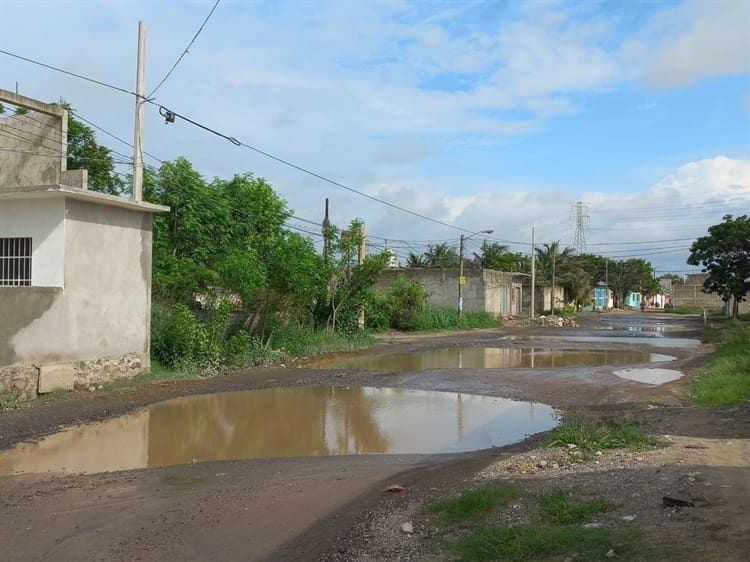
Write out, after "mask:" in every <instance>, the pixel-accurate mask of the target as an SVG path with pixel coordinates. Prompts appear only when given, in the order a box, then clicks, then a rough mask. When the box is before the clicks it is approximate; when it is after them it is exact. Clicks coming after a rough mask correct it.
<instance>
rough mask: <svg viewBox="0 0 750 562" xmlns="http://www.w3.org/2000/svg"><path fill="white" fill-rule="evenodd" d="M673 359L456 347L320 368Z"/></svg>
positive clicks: (542, 365) (539, 365) (392, 369)
mask: <svg viewBox="0 0 750 562" xmlns="http://www.w3.org/2000/svg"><path fill="white" fill-rule="evenodd" d="M672 360H674V357H672V356H670V355H662V354H659V353H647V352H642V351H627V350H606V349H546V348H533V347H532V348H499V347H453V348H445V349H432V350H429V351H415V352H408V353H384V354H379V355H362V356H359V357H343V358H338V359H333V360H331V361H328V362H324V363H321V364H319V365H318V368H324V369H356V370H363V371H386V372H389V373H404V372H415V371H427V370H431V369H513V368H530V369H549V368H556V367H583V366H597V365H630V364H634V363H653V362H656V361H672Z"/></svg>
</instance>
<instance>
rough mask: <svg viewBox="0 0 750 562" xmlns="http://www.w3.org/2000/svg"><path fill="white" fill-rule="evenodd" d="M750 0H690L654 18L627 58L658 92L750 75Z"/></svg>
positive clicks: (629, 48) (629, 45) (630, 44)
mask: <svg viewBox="0 0 750 562" xmlns="http://www.w3.org/2000/svg"><path fill="white" fill-rule="evenodd" d="M748 30H750V2H747V1H745V0H712V1H710V2H707V1H705V0H688V1H686V2H685V3H683V4H681V5H679V6H677V7H675V8H670V9H668V10H664V11H662V12H660V13H659V14H657V15H656V16H654V17H653V18H652V20H651V22H650V23H649V25H648V26H647V28H646V29H645V30H644V34H643V36H642V37H641V38H640V39H638V40H632V41H628V42H626V44H625V46H624V48H623V54H624V56H625V58H626V59H627V60H629V61H630V62H631V63H632V64H634V65H635V66H636V67H638V68H640V69H641V72H642V75H643V77H644V78H645V79H646V81H647V82H648V83H650V84H652V85H654V86H656V87H658V88H670V87H674V86H681V85H684V84H689V83H691V82H694V81H696V80H700V79H703V78H710V77H712V76H718V75H721V74H727V73H746V72H750V31H748Z"/></svg>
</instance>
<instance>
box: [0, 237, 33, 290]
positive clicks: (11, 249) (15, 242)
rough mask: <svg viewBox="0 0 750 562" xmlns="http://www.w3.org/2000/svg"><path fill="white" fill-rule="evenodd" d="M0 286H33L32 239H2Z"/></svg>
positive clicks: (0, 249)
mask: <svg viewBox="0 0 750 562" xmlns="http://www.w3.org/2000/svg"><path fill="white" fill-rule="evenodd" d="M0 285H6V286H7V285H13V286H19V285H25V286H28V285H31V238H0Z"/></svg>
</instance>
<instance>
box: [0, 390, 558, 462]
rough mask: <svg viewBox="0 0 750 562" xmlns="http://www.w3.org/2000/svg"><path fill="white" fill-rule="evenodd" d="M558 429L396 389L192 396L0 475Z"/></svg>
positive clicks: (481, 405) (553, 420) (115, 422)
mask: <svg viewBox="0 0 750 562" xmlns="http://www.w3.org/2000/svg"><path fill="white" fill-rule="evenodd" d="M557 423H558V415H557V412H556V411H555V410H554V409H553V408H552V407H550V406H547V405H544V404H534V403H529V402H518V401H513V400H508V399H504V398H496V397H489V396H477V395H471V394H462V393H451V392H426V391H418V390H407V389H400V388H359V387H356V388H352V387H299V388H271V389H263V390H253V391H243V392H227V393H220V394H206V395H199V396H189V397H185V398H179V399H175V400H168V401H166V402H160V403H158V404H155V405H153V406H151V407H150V408H148V409H146V410H143V411H140V412H137V413H135V414H131V415H126V416H122V417H119V418H115V419H112V420H110V421H107V422H103V423H97V424H91V425H83V426H78V427H74V428H71V429H68V430H65V431H62V432H60V433H57V434H55V435H51V436H49V437H47V438H45V439H43V440H41V441H40V442H39V443H34V444H21V445H19V446H17V447H15V448H13V449H10V450H8V451H3V452H2V453H0V475H8V474H19V473H43V472H55V473H82V472H89V473H92V472H106V471H111V470H124V469H133V468H146V467H156V466H165V465H173V464H187V463H193V462H202V461H213V460H229V459H250V458H267V457H291V456H320V455H353V454H366V453H455V452H462V451H471V450H477V449H484V448H487V447H491V446H501V445H507V444H509V443H513V442H516V441H520V440H521V439H523V438H524V437H526V436H527V435H530V434H532V433H537V432H540V431H546V430H548V429H551V428H553V427H554V426H555V425H557Z"/></svg>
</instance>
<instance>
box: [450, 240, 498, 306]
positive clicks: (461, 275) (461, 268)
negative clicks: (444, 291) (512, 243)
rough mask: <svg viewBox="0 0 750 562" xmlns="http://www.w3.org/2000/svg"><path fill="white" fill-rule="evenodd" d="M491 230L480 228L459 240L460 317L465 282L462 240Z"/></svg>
mask: <svg viewBox="0 0 750 562" xmlns="http://www.w3.org/2000/svg"><path fill="white" fill-rule="evenodd" d="M493 232H494V231H493V230H480V231H479V232H475V233H473V234H469V235H468V236H464V235H463V234H462V235H461V242H460V244H459V245H458V318H459V319H460V318H461V317H462V316H463V314H464V285H465V284H466V278H465V277H464V242H466V240H468V239H469V238H471V237H472V236H476V235H477V234H492V233H493Z"/></svg>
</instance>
